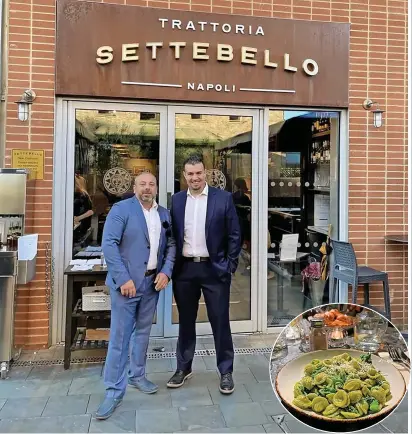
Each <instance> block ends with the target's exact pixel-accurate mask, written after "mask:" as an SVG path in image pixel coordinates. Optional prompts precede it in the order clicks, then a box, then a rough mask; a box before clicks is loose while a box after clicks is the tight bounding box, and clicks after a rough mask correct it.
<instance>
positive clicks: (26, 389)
mask: <svg viewBox="0 0 412 434" xmlns="http://www.w3.org/2000/svg"><path fill="white" fill-rule="evenodd" d="M70 384H71V380H61V381H54V380H31V381H28V380H27V381H10V382H9V381H7V380H6V381H2V382H0V398H35V397H40V396H52V395H53V396H59V395H67V392H68V390H69V387H70Z"/></svg>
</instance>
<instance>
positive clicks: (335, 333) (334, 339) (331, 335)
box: [328, 327, 348, 348]
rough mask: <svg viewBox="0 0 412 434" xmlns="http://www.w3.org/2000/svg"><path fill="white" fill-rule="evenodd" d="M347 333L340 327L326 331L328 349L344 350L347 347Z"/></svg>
mask: <svg viewBox="0 0 412 434" xmlns="http://www.w3.org/2000/svg"><path fill="white" fill-rule="evenodd" d="M347 338H348V332H347V330H345V329H344V328H342V327H333V328H330V329H329V330H328V348H344V347H346V345H347Z"/></svg>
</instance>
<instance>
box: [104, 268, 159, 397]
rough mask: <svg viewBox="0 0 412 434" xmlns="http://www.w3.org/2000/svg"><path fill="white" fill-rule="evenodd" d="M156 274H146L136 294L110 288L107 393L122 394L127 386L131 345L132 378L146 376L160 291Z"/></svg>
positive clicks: (105, 378) (106, 373) (115, 395)
mask: <svg viewBox="0 0 412 434" xmlns="http://www.w3.org/2000/svg"><path fill="white" fill-rule="evenodd" d="M154 278H155V275H152V276H148V277H145V279H144V281H143V283H142V286H141V287H140V288H139V289H137V291H136V297H133V298H129V297H125V296H123V295H122V294H121V292H120V291H115V290H111V291H110V297H111V308H112V312H111V321H110V341H109V349H108V352H107V357H106V363H105V368H104V384H105V386H106V396H107V397H110V398H117V399H121V398H123V396H124V394H125V392H126V387H127V375H126V369H127V362H128V356H129V344H131V348H130V363H129V375H128V376H129V378H132V379H133V380H137V379H139V378H142V377H144V376H145V368H146V353H147V347H148V345H149V337H150V330H151V328H152V322H153V316H154V313H155V310H156V305H157V301H158V299H159V293H158V292H157V291H156V290H155V289H154Z"/></svg>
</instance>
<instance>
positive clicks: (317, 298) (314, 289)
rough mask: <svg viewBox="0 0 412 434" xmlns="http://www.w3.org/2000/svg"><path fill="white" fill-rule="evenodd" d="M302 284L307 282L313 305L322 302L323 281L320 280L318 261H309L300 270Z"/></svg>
mask: <svg viewBox="0 0 412 434" xmlns="http://www.w3.org/2000/svg"><path fill="white" fill-rule="evenodd" d="M301 275H302V284H303V286H304V285H305V282H307V284H308V286H309V290H310V296H311V299H312V303H313V306H319V305H320V304H322V299H323V290H324V287H325V281H324V280H322V273H321V267H320V262H311V263H310V264H308V265H307V266H306V267H305V269H304V270H303V271H302V272H301Z"/></svg>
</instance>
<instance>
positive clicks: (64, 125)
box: [49, 97, 349, 345]
mask: <svg viewBox="0 0 412 434" xmlns="http://www.w3.org/2000/svg"><path fill="white" fill-rule="evenodd" d="M102 106H104V108H105V109H106V108H107V107H113V110H119V109H120V108H121V109H122V110H130V111H141V110H142V109H144V110H145V111H154V112H156V113H160V111H161V110H165V109H166V111H167V112H169V111H171V110H172V111H173V112H174V113H176V111H177V112H179V113H185V112H186V113H191V112H193V111H194V110H195V111H196V112H197V113H200V111H201V110H204V111H205V113H216V112H218V111H220V110H223V111H224V112H225V114H227V113H228V112H230V113H231V114H236V112H237V111H241V112H242V113H244V110H246V111H247V110H252V111H253V112H255V111H258V112H259V128H258V130H259V138H258V141H257V146H255V149H256V151H255V152H256V153H257V157H256V158H255V159H254V160H253V162H254V165H253V166H252V168H253V172H254V173H255V171H256V170H257V171H258V174H257V176H255V177H254V180H255V181H256V180H258V182H259V184H260V185H259V197H258V198H257V199H256V197H254V199H256V200H255V203H258V205H257V206H256V207H255V212H257V211H258V210H259V209H260V210H261V212H260V213H258V214H259V216H258V237H256V238H255V239H256V240H258V243H254V245H256V244H258V246H257V247H256V246H255V253H257V255H259V257H262V256H261V255H262V254H263V255H266V253H267V251H266V249H265V247H266V242H267V240H266V233H267V221H266V220H267V219H266V217H265V210H266V211H267V193H268V192H267V182H266V180H267V140H268V128H267V126H268V125H269V118H268V116H269V110H272V109H273V110H294V111H296V110H302V111H334V112H339V114H340V130H339V145H338V171H339V197H338V204H339V210H338V221H339V229H338V233H339V239H340V240H343V241H346V240H348V207H349V202H348V201H349V198H348V196H349V194H348V193H349V187H348V179H349V149H348V141H349V138H348V132H349V114H348V111H347V110H346V109H333V108H321V107H318V108H307V107H293V108H292V107H288V106H273V107H267V106H265V107H262V106H260V107H259V106H250V105H245V106H242V108H239V106H236V105H233V104H228V105H223V104H220V105H217V106H216V105H210V104H193V103H184V102H182V103H178V102H177V103H174V104H173V105H167V103H166V102H159V101H153V102H150V104H145V103H144V102H143V103H142V104H140V102H139V101H136V102H133V101H130V100H129V101H124V100H119V99H111V100H108V99H96V98H78V97H72V98H67V97H64V98H63V97H57V98H56V103H55V138H54V147H53V179H54V182H53V205H52V255H53V257H52V260H53V265H54V276H53V282H54V283H53V287H52V289H53V295H52V309H51V312H50V339H49V341H50V344H51V345H53V344H57V343H60V342H63V341H64V327H65V305H66V279H65V277H64V274H63V271H64V266H65V265H66V263H65V255H66V254H67V253H66V252H67V249H66V241H67V240H66V239H64V240H63V241H62V237H61V234H62V233H65V228H66V216H67V214H68V211H69V209H68V208H67V206H68V203H67V200H66V198H67V197H73V186H72V185H71V184H72V183H70V185H67V186H66V184H67V183H66V181H67V171H68V166H67V155H68V152H69V151H68V149H67V148H68V144H69V143H70V142H69V138H70V135H71V134H74V122H73V120H72V124H70V119H69V112H70V109H71V110H73V107H76V108H77V107H78V108H83V109H87V108H89V109H97V108H102ZM69 107H70V109H69ZM115 107H116V108H115ZM146 108H147V110H146ZM162 119H163V121H165V122H167V123H169V122H170V121H169V117H168V116H167V114H166V116H161V122H162ZM169 130H170V128H169ZM165 131H166V135H167V137H166V139H165V140H166V144H167V143H169V142H170V136H169V134H168V132H167V127H166V130H165ZM70 132H71V133H70ZM161 133H162V131H161ZM173 140H174V139H173ZM170 143H174V141H173V142H170ZM73 146H74V141H73ZM167 148H168V147H167V145H166V147H165V149H164V154H163V155H164V158H165V159H166V158H167V155H168V151H167ZM173 148H174V147H173ZM162 149H163V147H162V148H161V150H162ZM169 153H170V151H169ZM259 153H260V155H259ZM71 158H72V164H73V158H74V148H73V147H72V157H71ZM252 158H254V157H253V154H252ZM173 161H174V155H173ZM173 167H174V165H173ZM265 176H266V179H265ZM167 179H168V175H167V173H166V174H165V179H164V180H163V181H162V180H160V179H159V187H160V186H161V185H164V188H160V189H159V190H160V192H161V193H162V196H161V201H162V204H164V205H166V204H167V191H169V190H168V189H167V186H168V184H167V182H168V181H167ZM162 182H163V183H164V184H161V183H162ZM169 182H170V181H169ZM173 187H174V186H173ZM170 191H173V190H170ZM68 193H70V195H69V196H67V194H68ZM159 199H160V198H159ZM69 202H70V201H69ZM69 207H70V209H71V212H72V209H73V203H69ZM255 220H256V219H255ZM255 226H256V224H255ZM265 228H266V229H265ZM259 246H260V247H259ZM252 248H253V247H252ZM253 257H254V258H255V260H256V259H257V256H256V254H254V255H253ZM265 268H266V267H265V265H264V266H263V268H262V264H261V268H260V273H258V274H259V275H258V277H257V288H259V290H258V291H256V294H255V299H254V300H253V299H252V303H251V308H252V309H254V311H255V317H254V320H252V327H251V331H258V332H266V333H278V332H279V327H267V279H266V274H265V271H264V270H265ZM254 269H255V273H257V268H256V266H255V267H254ZM252 272H253V269H252ZM171 291H172V289H171V286H170V285H169V287H168V288H167V289H166V291H162V292H163V293H164V294H161V296H160V297H159V306H158V309H159V312H165V313H164V314H163V315H161V320H162V321H163V320H165V319H166V317H167V309H165V304H164V303H165V298H166V297H169V298H170V297H171ZM347 297H348V296H347V286H346V285H342V284H341V285H339V300H340V301H341V302H345V301H347ZM252 312H253V311H252ZM170 314H171V313H170ZM239 326H240V329H238V326H237V324H236V322H234V323H232V332H234V333H236V332H241V331H243V327H242V324H239ZM164 329H165V327H164V324H162V333H163V330H164ZM176 329H177V327H176V326H175V330H174V331H173V333H172V334H173V335H175V334H176ZM204 331H205V332H207V333H210V330H209V331H208V330H204ZM200 332H201V330H199V334H200Z"/></svg>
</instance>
